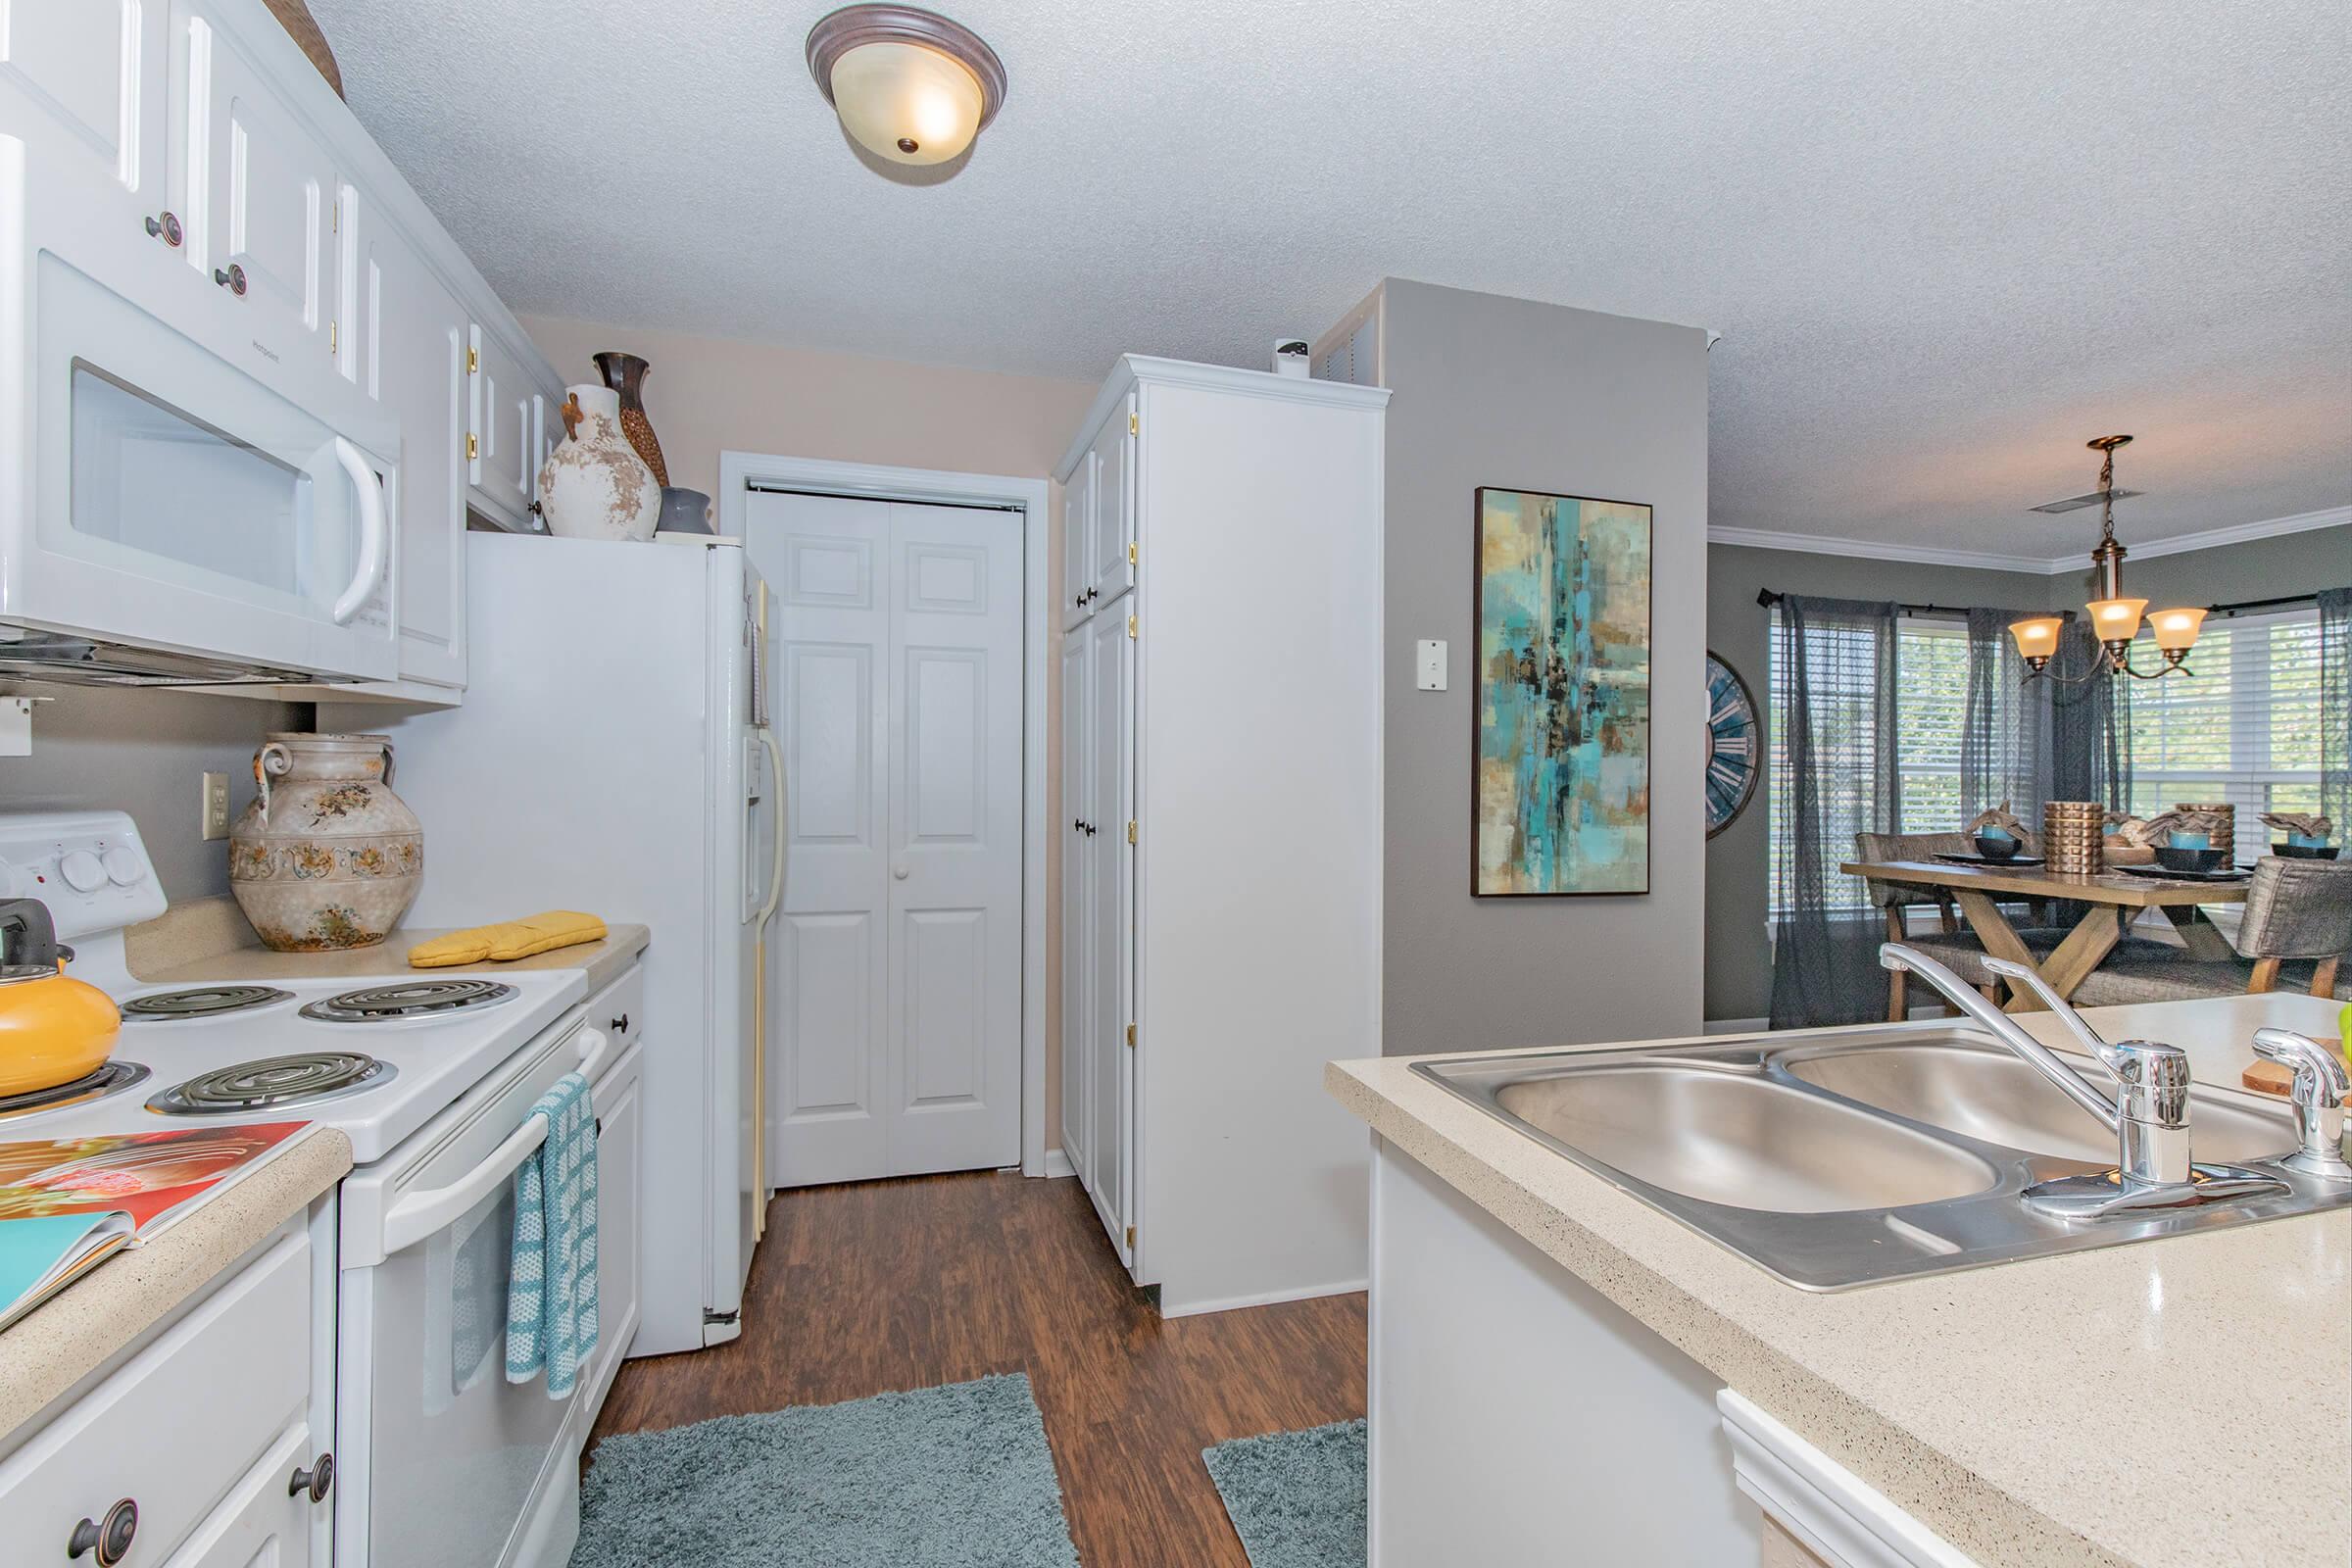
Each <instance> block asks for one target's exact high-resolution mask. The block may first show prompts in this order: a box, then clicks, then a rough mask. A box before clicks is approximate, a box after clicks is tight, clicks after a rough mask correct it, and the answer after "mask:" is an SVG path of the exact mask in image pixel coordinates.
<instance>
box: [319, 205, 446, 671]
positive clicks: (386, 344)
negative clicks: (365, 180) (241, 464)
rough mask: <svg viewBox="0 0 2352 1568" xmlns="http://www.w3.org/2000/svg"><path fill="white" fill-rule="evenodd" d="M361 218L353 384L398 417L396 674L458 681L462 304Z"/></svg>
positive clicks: (353, 239) (353, 240)
mask: <svg viewBox="0 0 2352 1568" xmlns="http://www.w3.org/2000/svg"><path fill="white" fill-rule="evenodd" d="M371 219H372V214H371V213H370V212H368V210H367V209H366V208H364V207H362V208H360V209H358V217H357V219H356V220H355V222H356V226H357V228H358V232H357V233H356V234H346V235H345V236H344V241H345V243H346V244H349V245H352V246H353V247H354V252H355V255H356V256H357V258H358V265H357V266H356V268H355V270H354V271H355V286H356V292H357V295H358V299H359V308H358V310H357V311H356V313H353V315H351V316H347V318H346V320H347V327H346V330H347V331H348V332H349V337H350V340H352V341H353V342H356V344H357V355H356V361H355V368H356V374H357V379H358V381H359V383H360V385H361V387H362V388H363V389H364V390H365V391H367V392H368V395H369V396H371V397H373V398H375V399H376V400H377V401H378V402H380V403H381V404H382V405H383V406H384V408H385V410H386V411H387V412H389V413H391V414H393V415H394V416H396V417H398V418H399V420H400V431H401V454H400V483H399V491H398V494H397V495H396V496H395V497H394V498H393V500H394V505H395V508H396V512H395V517H394V523H393V527H394V539H395V543H396V548H395V550H394V552H393V569H392V572H391V574H390V576H391V580H392V581H393V584H394V592H395V603H396V604H397V606H398V610H399V615H400V673H401V674H402V675H403V676H404V677H406V678H408V679H410V680H427V681H439V682H442V683H443V684H446V685H453V686H458V685H464V684H465V681H466V541H465V530H466V476H465V463H464V460H463V458H462V457H461V455H460V454H461V449H462V446H463V443H464V439H465V404H464V387H465V379H466V375H465V369H466V308H465V307H464V306H463V305H461V304H459V303H458V299H457V296H455V295H454V294H452V293H450V291H449V290H448V289H447V288H446V287H444V286H443V285H442V283H441V280H440V278H439V277H438V276H436V275H435V274H434V272H433V270H432V269H431V268H429V267H427V266H426V265H425V264H424V261H423V258H421V257H420V256H418V255H417V252H416V251H414V250H412V249H410V248H409V246H408V244H407V242H406V240H405V239H403V237H402V236H401V235H399V234H397V233H395V232H394V231H392V230H391V229H390V228H388V227H386V226H385V225H384V224H383V223H381V222H380V221H371Z"/></svg>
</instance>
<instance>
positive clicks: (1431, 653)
mask: <svg viewBox="0 0 2352 1568" xmlns="http://www.w3.org/2000/svg"><path fill="white" fill-rule="evenodd" d="M1413 684H1414V685H1415V686H1417V687H1419V688H1420V689H1421V690H1423V691H1425V692H1442V691H1444V690H1445V689H1446V645H1445V643H1444V642H1442V641H1440V640H1439V639H1437V638H1434V637H1424V638H1422V639H1421V640H1420V641H1419V642H1417V643H1415V644H1413Z"/></svg>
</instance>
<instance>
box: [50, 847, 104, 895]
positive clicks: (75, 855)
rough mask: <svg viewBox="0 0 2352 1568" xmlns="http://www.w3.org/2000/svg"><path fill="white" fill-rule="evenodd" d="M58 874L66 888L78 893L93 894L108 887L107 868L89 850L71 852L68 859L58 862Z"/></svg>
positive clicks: (67, 856) (67, 855) (68, 853)
mask: <svg viewBox="0 0 2352 1568" xmlns="http://www.w3.org/2000/svg"><path fill="white" fill-rule="evenodd" d="M57 869H58V874H59V875H61V876H63V877H64V878H65V879H66V886H68V887H70V888H72V889H73V891H74V892H76V893H92V892H95V891H97V890H98V889H99V888H102V887H104V886H106V866H105V864H104V863H103V862H102V861H100V860H99V858H98V857H96V856H95V855H92V854H91V853H90V852H89V851H87V850H69V851H67V852H66V858H64V859H62V860H60V861H58V862H57Z"/></svg>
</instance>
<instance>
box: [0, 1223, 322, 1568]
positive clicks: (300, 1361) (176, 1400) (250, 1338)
mask: <svg viewBox="0 0 2352 1568" xmlns="http://www.w3.org/2000/svg"><path fill="white" fill-rule="evenodd" d="M310 1397H311V1242H310V1237H309V1235H308V1233H307V1232H303V1231H299V1230H298V1231H296V1232H295V1233H294V1234H292V1235H290V1236H288V1237H286V1238H285V1239H284V1240H283V1241H281V1242H279V1243H278V1244H277V1245H276V1246H275V1247H273V1248H271V1249H270V1250H269V1251H268V1252H265V1253H264V1254H263V1255H262V1256H261V1257H260V1258H258V1259H256V1260H255V1261H254V1262H253V1263H252V1264H251V1265H249V1266H248V1267H246V1268H245V1269H244V1270H243V1271H242V1272H241V1273H239V1274H238V1275H237V1277H236V1278H234V1279H232V1280H230V1281H228V1282H227V1283H226V1284H224V1285H222V1286H221V1287H220V1288H219V1289H218V1290H216V1291H215V1292H214V1293H213V1294H212V1295H211V1296H209V1297H207V1298H206V1299H204V1300H203V1301H202V1302H200V1303H199V1304H198V1305H197V1306H196V1307H195V1308H194V1309H193V1310H191V1311H190V1312H189V1313H188V1314H187V1316H186V1317H184V1318H183V1319H181V1320H180V1321H179V1322H178V1323H176V1324H174V1325H173V1326H172V1328H171V1329H170V1330H169V1331H168V1332H166V1333H165V1334H164V1336H163V1337H162V1338H161V1339H159V1340H157V1341H156V1342H155V1343H154V1344H153V1345H150V1346H148V1347H147V1348H145V1349H144V1350H141V1351H140V1352H139V1353H138V1354H137V1355H135V1356H133V1357H132V1358H131V1359H130V1360H129V1361H128V1362H127V1363H126V1364H124V1365H123V1368H122V1370H120V1371H118V1372H117V1373H115V1375H114V1376H112V1377H110V1378H108V1379H107V1380H106V1381H105V1382H104V1383H102V1384H100V1385H99V1386H98V1387H97V1388H95V1389H93V1390H91V1391H90V1393H89V1394H87V1395H85V1396H84V1397H82V1398H81V1399H80V1400H79V1401H77V1402H76V1403H75V1404H74V1405H73V1407H72V1408H71V1409H69V1410H67V1411H66V1412H65V1413H64V1414H62V1415H60V1416H58V1417H57V1418H56V1419H55V1420H53V1421H51V1422H50V1423H49V1425H48V1426H47V1427H45V1428H43V1429H42V1431H41V1432H40V1433H39V1434H38V1435H36V1436H35V1437H34V1438H33V1439H32V1440H31V1441H30V1442H29V1443H27V1444H25V1446H24V1447H22V1448H20V1449H18V1450H17V1452H15V1453H14V1454H12V1455H10V1456H9V1458H8V1461H7V1462H6V1463H5V1464H0V1543H6V1544H7V1548H8V1550H7V1560H8V1561H10V1562H11V1563H16V1562H24V1563H42V1562H48V1561H52V1560H54V1561H56V1562H58V1563H61V1564H62V1563H65V1562H66V1561H67V1560H68V1559H67V1556H66V1548H67V1544H68V1543H69V1542H70V1541H72V1539H73V1531H74V1527H75V1526H76V1525H77V1524H79V1523H80V1522H81V1521H82V1520H83V1519H92V1520H100V1519H104V1518H105V1516H106V1512H107V1510H108V1509H109V1508H111V1507H113V1506H114V1504H115V1502H116V1501H117V1499H119V1498H123V1497H128V1498H130V1499H132V1500H133V1501H134V1502H136V1503H137V1505H138V1530H137V1534H136V1535H135V1536H134V1538H133V1539H132V1542H131V1546H130V1550H129V1552H128V1553H127V1554H126V1555H125V1556H124V1557H123V1559H122V1562H123V1568H153V1565H157V1564H161V1563H163V1562H164V1561H165V1559H166V1558H167V1557H169V1556H170V1555H171V1552H172V1548H173V1547H175V1546H177V1545H178V1544H180V1543H181V1542H182V1541H183V1540H185V1539H186V1538H187V1536H188V1534H189V1532H190V1531H191V1530H193V1529H194V1528H195V1527H196V1525H197V1523H198V1521H200V1520H202V1519H203V1518H204V1517H205V1516H206V1515H207V1514H209V1513H211V1512H212V1511H213V1509H214V1507H215V1506H216V1505H217V1504H219V1503H220V1502H221V1499H222V1498H224V1497H226V1496H227V1495H228V1494H229V1493H230V1491H231V1490H232V1489H234V1488H235V1486H236V1485H237V1483H238V1481H239V1480H240V1479H242V1478H243V1477H244V1476H245V1474H246V1472H247V1471H249V1470H251V1469H252V1468H253V1467H254V1466H255V1464H256V1463H258V1462H259V1461H260V1460H261V1459H262V1457H263V1456H264V1454H265V1453H266V1452H268V1451H269V1450H270V1446H271V1445H272V1444H273V1443H276V1442H277V1441H279V1440H280V1438H281V1437H282V1436H283V1435H284V1434H286V1433H287V1432H288V1431H289V1430H291V1429H293V1428H295V1427H299V1426H302V1425H303V1424H304V1421H305V1418H306V1416H307V1414H308V1405H309V1402H310ZM289 1473H290V1472H289ZM83 1560H84V1561H87V1560H89V1559H87V1558H85V1559H83Z"/></svg>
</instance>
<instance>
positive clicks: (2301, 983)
mask: <svg viewBox="0 0 2352 1568" xmlns="http://www.w3.org/2000/svg"><path fill="white" fill-rule="evenodd" d="M2229 945H2230V947H2232V948H2233V949H2235V950H2236V952H2237V956H2236V957H2234V958H2225V959H2203V960H2201V959H2197V958H2191V957H2189V956H2186V955H2185V954H2182V953H2180V952H2179V951H2178V950H2173V951H2168V952H2166V953H2164V954H2161V955H2158V954H2152V953H2150V952H2149V951H2148V949H2147V946H2146V945H2145V944H2135V945H2134V946H2133V949H2132V951H2131V953H2129V954H2118V955H2117V956H2114V957H2112V958H2110V959H2109V960H2108V961H2107V962H2106V963H2104V964H2101V965H2100V966H2099V967H2098V968H2096V969H2094V970H2092V971H2091V972H2090V974H2089V975H2088V976H2086V977H2085V978H2084V979H2083V981H2082V985H2080V986H2078V987H2076V989H2075V997H2074V1001H2075V1005H2077V1006H2082V1007H2112V1006H2120V1005H2126V1004H2130V1003H2135V1002H2183V1001H2188V1000H2191V999H2194V998H2197V997H2229V996H2238V995H2241V994H2247V993H2252V994H2257V995H2259V994H2261V993H2263V992H2269V991H2277V990H2279V989H2281V988H2282V987H2285V988H2291V989H2293V990H2297V991H2306V992H2309V993H2310V994H2311V995H2312V996H2315V997H2332V998H2334V999H2336V1000H2338V1001H2352V976H2346V975H2344V973H2343V959H2344V956H2345V955H2347V954H2352V860H2289V859H2284V858H2280V857H2278V856H2275V855H2266V856H2264V857H2263V858H2261V859H2259V860H2257V861H2255V862H2254V875H2253V879H2252V880H2251V881H2250V882H2249V883H2248V884H2247V885H2246V904H2245V917H2244V919H2243V920H2242V921H2241V922H2240V923H2239V925H2238V928H2237V933H2236V935H2234V936H2233V937H2231V938H2230V939H2229Z"/></svg>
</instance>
